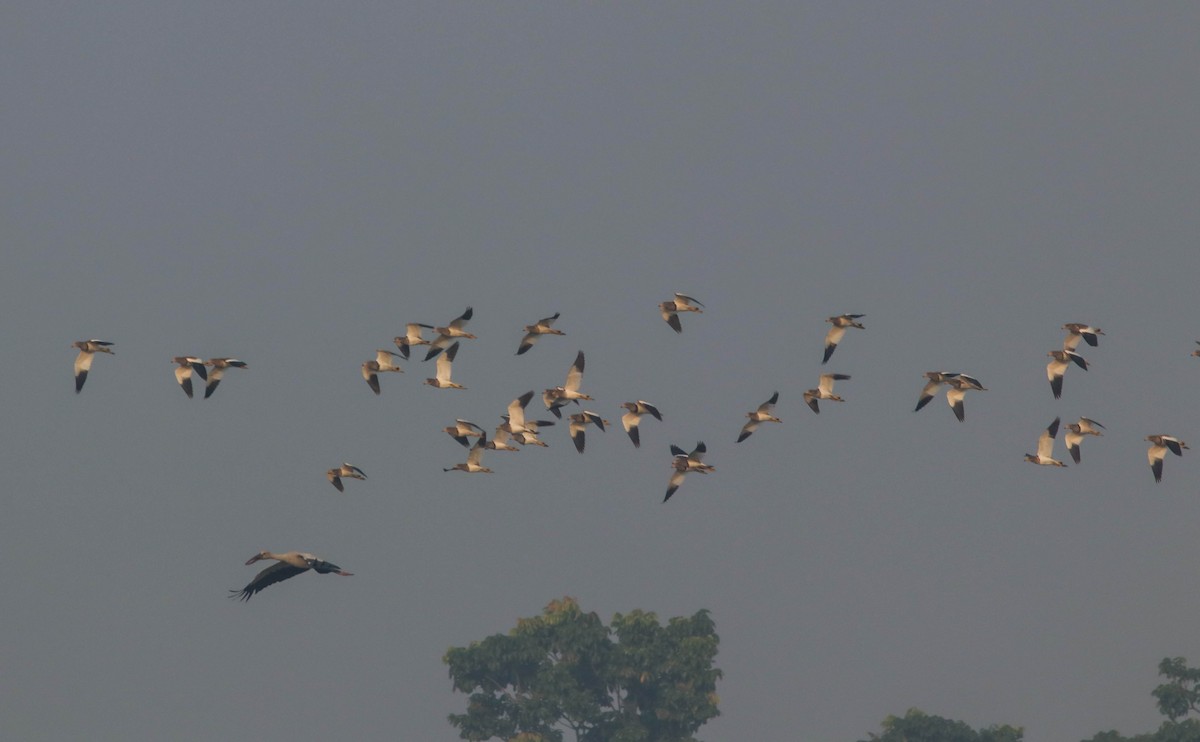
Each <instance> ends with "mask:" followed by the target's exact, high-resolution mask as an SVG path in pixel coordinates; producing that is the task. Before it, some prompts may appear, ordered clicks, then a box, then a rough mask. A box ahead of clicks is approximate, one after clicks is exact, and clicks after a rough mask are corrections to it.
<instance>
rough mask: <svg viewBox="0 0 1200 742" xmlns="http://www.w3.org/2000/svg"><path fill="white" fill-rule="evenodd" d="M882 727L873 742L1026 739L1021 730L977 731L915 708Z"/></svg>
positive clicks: (1013, 741)
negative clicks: (880, 732) (881, 730)
mask: <svg viewBox="0 0 1200 742" xmlns="http://www.w3.org/2000/svg"><path fill="white" fill-rule="evenodd" d="M882 726H883V734H882V735H875V734H872V735H871V740H873V741H874V742H1021V740H1023V739H1025V730H1024V729H1022V728H1021V727H1013V726H1009V725H1007V724H1005V725H1003V726H995V725H993V726H990V727H986V728H984V729H980V730H978V731H976V730H975V729H972V728H971V727H970V725H968V724H967V723H966V722H963V721H954V720H952V719H945V718H943V717H941V716H930V715H929V714H927V713H925V712H924V711H922V710H920V709H915V708H913V709H909V710H908V713H906V714H905V715H904V716H889V717H887V718H886V719H884V720H883V724H882ZM860 742H865V741H860Z"/></svg>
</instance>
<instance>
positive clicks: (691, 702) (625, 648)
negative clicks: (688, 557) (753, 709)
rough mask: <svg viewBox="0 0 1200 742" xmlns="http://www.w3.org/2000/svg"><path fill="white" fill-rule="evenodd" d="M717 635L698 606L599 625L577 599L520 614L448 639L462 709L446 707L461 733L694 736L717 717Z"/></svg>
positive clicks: (680, 740)
mask: <svg viewBox="0 0 1200 742" xmlns="http://www.w3.org/2000/svg"><path fill="white" fill-rule="evenodd" d="M718 641H719V639H718V637H717V634H716V631H715V625H714V624H713V621H712V619H711V618H710V617H709V615H708V611H706V610H702V611H699V612H697V613H696V614H695V615H693V616H691V617H690V618H681V617H677V618H672V619H670V620H669V621H668V622H667V625H666V626H663V625H662V624H660V623H659V621H658V617H657V616H655V615H654V614H653V613H647V612H644V611H640V610H635V611H633V612H632V613H629V614H627V615H622V614H620V613H618V614H616V615H615V616H613V619H612V624H611V625H610V626H605V625H604V624H603V622H601V620H600V617H599V616H597V615H596V614H595V613H584V612H583V610H581V609H580V607H579V604H578V603H577V602H576V601H575V600H574V599H573V598H563V599H562V600H555V601H551V603H550V604H549V605H547V606H546V608H545V609H544V610H543V611H542V615H540V616H535V617H533V618H522V619H518V621H517V625H516V628H514V629H512V630H511V631H509V632H508V633H507V634H495V635H493V636H489V637H487V638H486V639H483V640H482V641H477V642H471V644H470V646H467V647H451V648H450V649H449V650H448V651H447V652H446V655H445V657H443V661H444V662H445V663H446V664H447V665H448V666H449V669H450V679H451V681H452V683H453V685H454V689H455V690H456V691H459V692H462V693H469V694H470V697H469V698H468V700H467V712H466V713H465V714H451V715H450V717H449V718H450V723H451V724H453V725H454V726H455V727H457V728H458V730H459V736H460V737H461V738H462V739H466V740H474V741H476V742H481V741H482V740H488V739H492V738H494V737H498V738H500V739H503V740H507V741H509V742H562V740H563V733H564V731H565V730H566V729H570V730H571V731H572V732H574V734H575V739H576V740H577V741H578V742H691V741H693V740H694V739H695V738H694V737H693V736H692V735H693V734H695V732H696V730H698V729H699V728H700V727H701V726H702V725H703V724H704V723H705V722H707V721H708V720H709V719H711V718H713V717H715V716H717V715H718V714H719V713H720V712H719V711H718V710H717V703H718V698H717V694H716V683H717V679H718V678H720V677H721V671H720V670H719V669H717V668H715V667H714V666H713V661H714V659H715V657H716V655H717V643H718Z"/></svg>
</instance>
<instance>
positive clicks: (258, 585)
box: [229, 562, 309, 600]
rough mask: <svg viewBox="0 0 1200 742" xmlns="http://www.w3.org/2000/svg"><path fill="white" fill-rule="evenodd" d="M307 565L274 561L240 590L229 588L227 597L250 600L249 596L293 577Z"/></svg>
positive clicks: (303, 570)
mask: <svg viewBox="0 0 1200 742" xmlns="http://www.w3.org/2000/svg"><path fill="white" fill-rule="evenodd" d="M308 569H309V568H308V567H295V566H292V565H291V564H288V563H287V562H276V563H274V564H272V565H271V566H270V567H267V568H266V569H264V570H263V571H261V572H259V573H258V574H257V575H255V576H254V579H253V580H250V583H249V584H247V585H246V586H245V587H244V588H242V589H241V590H230V591H229V592H230V593H231V595H230V596H229V597H231V598H233V597H237V598H239V599H240V600H250V597H251V596H252V595H254V594H255V593H257V592H260V591H262V590H263V589H265V588H268V587H270V586H271V585H274V584H275V583H276V582H283V581H284V580H286V579H288V578H289V577H295V576H296V575H298V574H300V573H301V572H307V571H308Z"/></svg>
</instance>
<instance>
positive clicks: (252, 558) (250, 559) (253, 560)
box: [246, 554, 262, 564]
mask: <svg viewBox="0 0 1200 742" xmlns="http://www.w3.org/2000/svg"><path fill="white" fill-rule="evenodd" d="M259 559H262V555H261V554H255V555H254V556H252V557H250V558H249V559H247V560H246V564H254V563H255V562H257V561H258V560H259Z"/></svg>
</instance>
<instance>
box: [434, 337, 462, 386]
mask: <svg viewBox="0 0 1200 742" xmlns="http://www.w3.org/2000/svg"><path fill="white" fill-rule="evenodd" d="M457 345H458V344H457V343H455V344H454V346H452V347H457ZM452 363H454V360H453V359H452V358H451V357H450V353H448V352H447V353H441V354H439V355H438V357H437V380H438V381H440V382H442V383H445V382H447V381H450V364H452Z"/></svg>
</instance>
